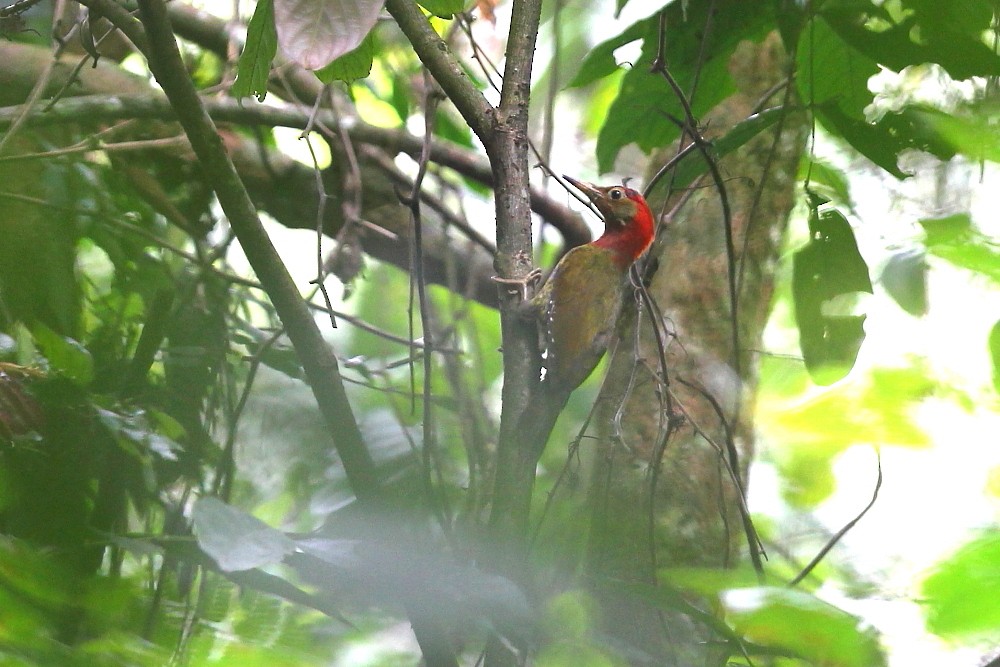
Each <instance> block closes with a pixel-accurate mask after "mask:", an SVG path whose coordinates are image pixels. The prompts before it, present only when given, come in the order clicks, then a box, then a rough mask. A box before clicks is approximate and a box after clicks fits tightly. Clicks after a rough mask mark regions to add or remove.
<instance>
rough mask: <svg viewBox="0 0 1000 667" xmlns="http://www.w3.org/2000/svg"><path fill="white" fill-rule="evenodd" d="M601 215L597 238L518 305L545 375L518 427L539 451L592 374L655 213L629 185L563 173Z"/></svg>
mask: <svg viewBox="0 0 1000 667" xmlns="http://www.w3.org/2000/svg"><path fill="white" fill-rule="evenodd" d="M564 178H565V179H566V180H567V181H569V183H570V184H572V185H573V186H574V187H575V188H576V189H578V190H579V191H580V192H582V193H583V194H585V195H586V196H587V198H588V199H590V201H591V202H592V203H593V204H594V206H596V207H597V210H598V211H599V212H600V214H601V216H602V217H603V218H604V233H603V234H602V235H601V237H600V238H598V239H597V240H596V241H592V242H590V243H588V244H586V245H582V246H578V247H576V248H573V249H572V250H570V251H569V252H568V253H566V255H564V256H563V258H562V259H561V260H560V261H559V263H558V264H556V268H555V269H553V271H552V273H551V275H549V278H548V280H546V281H545V284H544V285H542V287H541V289H539V290H538V292H537V293H536V294H535V295H534V297H532V298H531V299H530V300H528V301H526V302H525V303H524V305H523V306H522V309H523V310H522V312H523V313H524V315H525V316H526V317H528V318H530V319H532V320H534V321H535V322H536V323H537V326H538V333H539V350H540V351H541V354H542V364H541V367H542V372H541V373H540V380H539V382H538V383H537V385H536V386H535V388H534V391H533V393H532V397H531V401H530V403H529V404H528V406H527V408H526V409H525V412H524V414H523V415H522V417H521V420H520V423H519V426H520V431H521V433H522V434H523V437H525V438H527V439H528V440H527V442H530V443H531V445H532V446H533V447H534V453H535V455H536V457H537V456H540V455H541V453H542V449H543V448H544V447H545V442H546V441H547V440H548V437H549V434H550V433H551V431H552V427H553V426H554V425H555V422H556V419H557V418H558V417H559V413H560V412H562V409H563V408H564V407H565V405H566V402H567V401H568V400H569V396H570V394H571V393H572V392H573V390H574V389H576V388H577V387H579V386H580V385H581V384H582V383H583V381H584V380H586V379H587V377H588V376H589V375H590V374H591V373H592V372H593V370H594V368H595V367H596V366H597V364H598V362H600V360H601V357H603V356H604V352H605V351H606V350H607V348H608V344H609V343H610V341H611V338H612V336H613V335H614V330H615V323H616V322H617V320H618V314H619V313H620V312H621V307H622V302H623V301H624V296H625V294H626V286H627V284H628V271H629V268H630V267H631V266H632V264H634V263H635V261H636V260H637V259H639V257H640V256H641V255H642V254H643V253H644V252H645V251H646V249H647V248H649V245H650V244H651V243H652V242H653V234H654V231H655V225H654V222H653V214H652V212H651V211H650V210H649V205H647V204H646V200H645V199H644V198H643V196H642V195H641V194H640V193H639V192H637V191H636V190H633V189H632V188H630V187H628V186H626V185H611V186H606V187H601V186H597V185H592V184H590V183H584V182H582V181H578V180H576V179H574V178H570V177H569V176H564Z"/></svg>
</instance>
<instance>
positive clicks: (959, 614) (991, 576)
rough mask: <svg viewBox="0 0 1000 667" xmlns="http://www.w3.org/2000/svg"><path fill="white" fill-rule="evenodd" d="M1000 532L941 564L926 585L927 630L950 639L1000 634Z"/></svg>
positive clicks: (992, 533) (924, 584) (983, 538)
mask: <svg viewBox="0 0 1000 667" xmlns="http://www.w3.org/2000/svg"><path fill="white" fill-rule="evenodd" d="M998 590H1000V532H998V531H995V530H994V531H990V532H988V533H985V534H984V535H982V536H980V537H978V538H976V539H974V540H972V541H971V542H968V543H967V544H965V545H963V546H962V547H961V548H959V550H958V551H956V552H955V553H954V554H952V555H951V556H949V557H948V558H947V559H945V560H944V561H942V562H941V563H938V565H937V567H936V568H935V569H934V572H933V573H932V574H930V575H929V576H928V577H927V578H926V579H925V580H924V582H923V585H922V592H923V596H922V597H923V598H924V613H925V617H926V622H927V629H928V630H930V631H931V632H933V633H934V634H936V635H941V636H943V637H950V638H975V637H981V636H984V635H985V636H995V634H996V633H997V632H998V631H1000V597H998V596H997V594H996V592H997V591H998Z"/></svg>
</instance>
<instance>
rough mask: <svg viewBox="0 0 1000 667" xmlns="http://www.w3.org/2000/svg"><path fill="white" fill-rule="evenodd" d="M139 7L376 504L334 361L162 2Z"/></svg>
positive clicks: (164, 70) (198, 144)
mask: <svg viewBox="0 0 1000 667" xmlns="http://www.w3.org/2000/svg"><path fill="white" fill-rule="evenodd" d="M139 8H140V13H141V18H142V23H143V25H144V26H145V28H146V36H147V39H148V41H149V52H148V57H149V67H150V70H152V72H153V75H154V76H155V77H156V80H157V81H158V82H159V84H160V86H161V87H162V88H163V90H164V92H165V93H166V94H167V97H168V98H169V99H170V102H171V104H172V105H173V106H174V109H175V110H176V111H177V115H178V118H179V119H180V122H181V125H182V126H183V127H184V131H185V132H186V134H187V135H188V139H189V140H190V142H191V146H192V148H193V149H194V151H195V153H196V155H197V156H198V159H199V161H200V162H201V165H202V167H203V169H204V174H205V177H206V178H207V179H208V181H209V183H210V185H211V186H212V188H213V190H215V193H216V196H217V197H218V199H219V204H220V205H221V206H222V209H223V211H225V213H226V217H227V218H228V219H229V223H230V225H231V226H232V228H233V231H234V232H235V233H236V236H237V238H238V239H239V241H240V245H241V246H242V247H243V250H244V252H245V253H246V256H247V259H248V260H249V262H250V265H251V266H252V267H253V269H254V272H255V273H256V274H257V277H258V279H259V280H260V281H261V284H262V285H263V286H264V288H265V289H266V290H267V293H268V296H269V297H270V298H271V302H272V303H273V304H274V308H275V310H276V311H277V312H278V315H279V317H280V318H281V321H282V323H283V324H284V325H285V328H286V330H287V331H288V336H289V338H290V339H291V341H292V344H293V345H294V346H295V350H296V352H297V353H298V355H299V359H300V361H301V363H302V367H303V369H304V370H305V373H306V377H307V378H308V380H309V384H310V386H311V387H312V390H313V393H314V395H315V396H316V402H317V404H318V405H319V408H320V411H321V413H322V414H323V417H324V419H325V421H326V423H327V427H328V428H329V430H330V435H331V436H333V438H334V445H335V446H336V448H337V452H338V454H339V455H340V458H341V461H342V462H343V464H344V471H345V473H346V474H347V478H348V480H349V482H350V483H351V487H352V489H353V490H354V493H355V494H356V495H357V496H358V498H359V499H361V500H375V498H376V495H377V493H378V479H377V475H376V471H375V465H374V463H373V461H372V459H371V455H370V454H369V452H368V450H367V448H366V447H365V444H364V441H363V439H362V437H361V431H360V430H359V429H358V424H357V421H356V420H355V418H354V413H353V411H352V409H351V406H350V403H349V402H348V399H347V393H346V391H345V390H344V384H343V381H342V379H341V376H340V369H339V367H338V364H337V358H336V357H335V356H334V355H333V352H332V350H331V349H330V347H329V346H328V345H327V343H326V341H325V340H323V336H322V335H321V334H320V331H319V328H318V327H317V326H316V322H315V320H314V319H313V317H312V315H311V314H310V312H309V309H308V308H307V307H306V304H305V302H304V301H303V300H302V297H301V295H300V294H299V291H298V288H296V286H295V283H294V282H293V281H292V278H291V276H289V275H288V271H287V269H286V268H285V265H284V264H283V263H282V261H281V258H280V257H279V256H278V253H277V251H276V250H275V249H274V246H273V245H272V244H271V240H270V238H269V237H268V235H267V232H266V231H265V230H264V227H263V225H262V224H261V222H260V218H258V217H257V211H256V208H255V207H254V205H253V202H251V201H250V197H249V195H248V194H247V191H246V189H245V188H244V187H243V183H242V181H241V180H240V177H239V175H238V174H237V172H236V168H235V167H234V166H233V163H232V161H231V160H230V159H229V157H228V155H227V154H226V151H225V149H224V147H223V145H222V139H221V138H220V137H219V134H218V132H217V131H216V129H215V125H214V124H213V123H212V120H211V118H209V116H208V114H207V113H206V112H205V109H204V108H203V107H202V106H201V101H200V99H199V97H198V93H197V91H196V90H195V88H194V85H193V83H192V82H191V79H190V78H189V76H188V74H187V70H186V68H185V67H184V64H183V62H182V61H181V56H180V52H179V51H178V48H177V42H176V41H175V39H174V35H173V32H172V30H171V28H170V20H169V18H168V17H167V15H166V8H165V6H164V4H163V2H162V0H141V2H140V3H139Z"/></svg>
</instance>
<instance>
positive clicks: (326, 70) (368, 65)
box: [316, 31, 375, 83]
mask: <svg viewBox="0 0 1000 667" xmlns="http://www.w3.org/2000/svg"><path fill="white" fill-rule="evenodd" d="M374 57H375V37H374V31H373V32H370V33H368V35H366V36H365V39H364V41H363V42H361V44H360V46H358V48H356V49H354V50H353V51H351V52H350V53H345V54H344V55H342V56H340V57H339V58H337V59H336V60H334V61H333V62H332V63H330V64H329V65H327V66H326V67H323V68H321V69H318V70H316V78H317V79H319V80H320V81H322V82H323V83H332V82H334V81H347V82H348V83H349V82H351V81H357V80H358V79H363V78H365V77H366V76H368V75H369V74H371V72H372V61H373V60H374Z"/></svg>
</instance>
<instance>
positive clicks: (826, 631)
mask: <svg viewBox="0 0 1000 667" xmlns="http://www.w3.org/2000/svg"><path fill="white" fill-rule="evenodd" d="M721 602H722V606H723V608H724V609H725V612H726V618H727V619H728V620H729V621H730V622H731V623H732V625H733V627H734V628H735V629H736V631H737V632H739V633H741V634H743V635H744V636H746V637H747V638H748V639H750V640H751V641H753V642H756V643H758V644H763V645H765V646H770V647H773V648H776V649H784V650H786V651H790V652H791V653H793V654H795V655H798V656H801V657H802V658H805V659H806V660H808V661H809V662H810V664H813V665H824V666H825V667H878V666H879V665H884V664H885V656H883V655H882V650H881V648H880V646H879V642H878V635H877V634H876V633H875V631H873V630H872V629H870V628H865V627H863V625H862V622H861V620H860V619H859V618H858V617H856V616H853V615H851V614H848V613H847V612H845V611H843V610H842V609H838V608H837V607H834V606H833V605H830V604H828V603H826V602H823V601H822V600H820V599H819V598H817V597H815V596H813V595H810V594H808V593H803V592H802V591H796V590H791V589H788V588H777V587H775V588H771V587H757V588H737V589H733V590H729V591H726V592H724V593H723V594H722V596H721Z"/></svg>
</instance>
